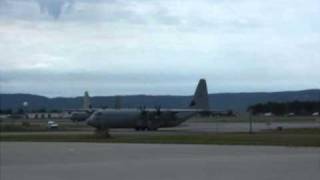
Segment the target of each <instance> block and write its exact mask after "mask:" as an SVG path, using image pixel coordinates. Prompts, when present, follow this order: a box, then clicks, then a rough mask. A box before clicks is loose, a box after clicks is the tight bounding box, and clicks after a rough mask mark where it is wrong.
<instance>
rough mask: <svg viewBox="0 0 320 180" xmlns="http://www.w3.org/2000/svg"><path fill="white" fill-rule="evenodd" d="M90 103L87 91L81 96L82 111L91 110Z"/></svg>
mask: <svg viewBox="0 0 320 180" xmlns="http://www.w3.org/2000/svg"><path fill="white" fill-rule="evenodd" d="M91 108H92V106H91V102H90V97H89V93H88V91H85V92H84V96H83V109H91Z"/></svg>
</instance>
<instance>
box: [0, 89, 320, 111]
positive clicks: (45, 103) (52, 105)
mask: <svg viewBox="0 0 320 180" xmlns="http://www.w3.org/2000/svg"><path fill="white" fill-rule="evenodd" d="M191 97H192V96H150V95H125V96H122V97H121V104H122V107H130V108H136V107H140V106H146V107H154V106H158V105H160V106H161V107H163V108H184V107H187V106H188V104H189V102H190V100H191ZM115 99H116V98H115V96H95V97H92V98H91V101H92V105H93V107H114V104H115ZM295 100H297V101H319V100H320V89H315V90H303V91H285V92H271V93H265V92H259V93H217V94H210V95H209V101H210V105H211V107H212V108H214V109H232V110H234V111H236V112H245V111H246V109H247V108H248V106H250V105H254V104H256V103H265V102H270V101H272V102H289V101H295ZM24 101H27V102H28V103H29V109H40V108H46V109H51V110H52V109H57V110H60V109H69V108H80V107H81V106H82V97H75V98H70V97H56V98H48V97H45V96H39V95H32V94H0V107H1V109H17V108H19V107H21V104H22V102H24Z"/></svg>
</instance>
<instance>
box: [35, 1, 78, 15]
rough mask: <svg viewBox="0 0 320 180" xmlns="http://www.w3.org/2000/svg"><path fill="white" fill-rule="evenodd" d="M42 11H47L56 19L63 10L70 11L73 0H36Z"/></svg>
mask: <svg viewBox="0 0 320 180" xmlns="http://www.w3.org/2000/svg"><path fill="white" fill-rule="evenodd" d="M37 2H38V3H39V6H40V11H41V12H42V13H48V14H49V15H51V16H52V17H54V18H55V19H58V18H59V17H60V15H61V13H62V12H63V11H65V12H67V11H70V10H71V8H72V6H73V5H74V2H75V1H74V0H37Z"/></svg>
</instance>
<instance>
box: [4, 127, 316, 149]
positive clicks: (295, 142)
mask: <svg viewBox="0 0 320 180" xmlns="http://www.w3.org/2000/svg"><path fill="white" fill-rule="evenodd" d="M0 140H1V141H30V142H100V143H161V144H220V145H222V144H224V145H225V144H229V145H276V146H311V147H320V129H316V128H314V129H288V130H285V131H282V132H277V131H268V132H261V133H255V134H247V133H221V134H213V133H207V134H203V133H198V134H149V133H148V134H130V135H121V134H117V135H113V136H112V137H111V138H103V137H97V136H96V135H94V134H93V133H92V132H78V133H77V132H75V133H63V132H60V133H50V132H43V133H0Z"/></svg>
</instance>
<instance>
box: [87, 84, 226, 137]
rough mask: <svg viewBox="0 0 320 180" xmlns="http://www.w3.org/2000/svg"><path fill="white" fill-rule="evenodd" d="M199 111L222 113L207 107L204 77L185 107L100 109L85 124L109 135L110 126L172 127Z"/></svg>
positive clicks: (151, 128)
mask: <svg viewBox="0 0 320 180" xmlns="http://www.w3.org/2000/svg"><path fill="white" fill-rule="evenodd" d="M199 113H210V114H215V113H223V112H222V111H215V110H211V109H210V108H209V101H208V89H207V84H206V80H205V79H200V81H199V83H198V86H197V88H196V91H195V94H194V96H193V99H192V101H191V103H190V105H189V107H188V108H186V109H161V108H140V109H138V108H137V109H100V110H96V111H95V112H94V113H93V114H92V115H91V116H90V117H89V118H88V119H87V124H88V125H89V126H93V127H95V128H96V132H98V133H102V134H105V135H109V134H108V130H109V129H112V128H134V129H135V130H137V131H139V130H157V129H158V128H163V127H174V126H178V125H179V124H181V123H182V122H184V121H186V120H187V119H189V118H191V117H193V116H194V115H196V114H199Z"/></svg>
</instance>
